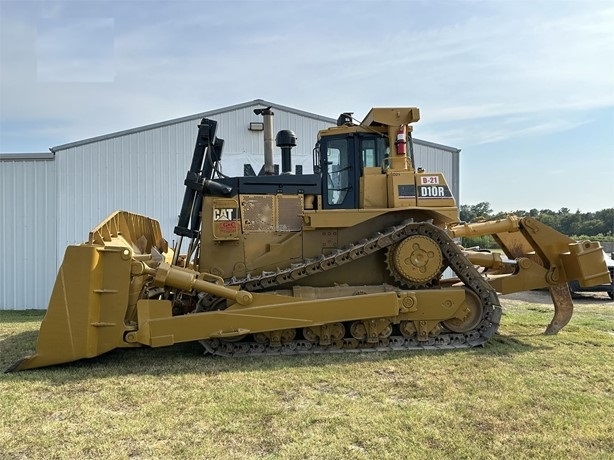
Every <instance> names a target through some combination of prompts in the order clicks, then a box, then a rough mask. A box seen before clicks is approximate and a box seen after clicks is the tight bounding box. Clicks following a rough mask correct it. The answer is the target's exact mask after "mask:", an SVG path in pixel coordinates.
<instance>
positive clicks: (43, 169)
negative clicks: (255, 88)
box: [0, 99, 460, 309]
mask: <svg viewBox="0 0 614 460" xmlns="http://www.w3.org/2000/svg"><path fill="white" fill-rule="evenodd" d="M269 106H270V107H272V109H273V112H274V113H275V118H274V123H275V128H274V129H275V132H276V131H278V130H280V129H291V130H292V131H294V132H295V133H296V135H297V139H298V142H297V146H296V147H295V148H294V149H293V156H292V162H293V165H299V164H300V165H302V166H303V170H304V172H305V173H311V172H312V171H313V168H312V150H313V147H314V143H315V140H316V137H317V132H318V131H319V130H321V129H324V128H327V127H329V126H332V125H335V124H336V119H333V118H328V117H324V116H320V115H316V114H313V113H308V112H304V111H301V110H297V109H294V108H290V107H286V106H282V105H279V104H275V103H272V102H268V101H264V100H262V99H256V100H254V101H251V102H246V103H243V104H238V105H233V106H229V107H224V108H221V109H217V110H212V111H208V112H204V113H199V114H195V115H190V116H187V117H183V118H178V119H174V120H169V121H165V122H161V123H156V124H153V125H148V126H143V127H139V128H134V129H130V130H126V131H121V132H117V133H112V134H108V135H104V136H99V137H95V138H91V139H85V140H82V141H77V142H72V143H69V144H64V145H59V146H57V147H53V148H51V149H50V150H51V152H52V153H51V154H38V155H17V156H16V155H0V193H1V194H2V195H1V196H0V204H2V208H1V209H0V235H2V238H1V240H2V244H3V250H4V256H3V257H2V258H1V259H0V273H1V277H0V309H26V308H46V306H47V302H48V299H49V296H50V294H51V289H52V287H53V282H54V280H55V276H56V272H57V269H58V267H59V264H60V263H61V261H62V259H63V256H64V250H65V248H66V246H68V245H70V244H76V243H81V242H83V241H85V240H86V239H87V235H88V232H89V230H90V229H91V228H92V227H94V226H95V225H97V224H98V223H99V222H100V221H102V220H103V219H104V218H105V217H107V216H108V215H109V214H110V213H112V212H113V211H115V210H118V209H122V210H126V211H131V212H135V213H139V214H144V215H147V216H150V217H153V218H155V219H157V220H158V221H160V224H161V226H162V232H163V234H164V235H165V237H166V238H167V239H168V240H169V243H171V244H172V243H173V238H174V235H173V228H174V227H175V225H176V224H177V215H178V212H179V208H180V205H181V200H182V197H183V192H184V185H183V181H184V179H185V174H186V171H187V169H188V168H189V165H190V162H191V157H192V153H193V150H194V143H195V139H196V133H197V125H198V123H199V121H200V119H201V118H205V117H206V118H210V119H213V120H215V121H217V122H218V129H217V137H219V138H222V139H224V141H225V143H224V150H223V158H222V165H223V172H224V174H227V175H231V176H235V175H243V165H244V164H245V163H249V164H251V165H252V166H253V169H254V170H255V171H256V172H258V171H259V169H260V167H261V165H262V163H263V157H264V139H263V136H264V134H263V131H261V130H259V129H258V128H259V126H258V125H253V124H252V123H254V122H255V123H258V122H261V121H262V118H261V117H260V116H257V115H255V114H254V109H255V108H264V107H269ZM250 128H251V129H250ZM459 152H460V150H458V149H455V148H451V147H446V146H442V145H438V144H434V143H431V142H426V141H422V140H419V139H415V140H414V153H415V159H416V166H419V167H422V168H424V169H425V170H427V171H429V170H430V171H442V172H443V173H444V174H445V176H446V177H447V179H448V182H449V185H450V188H451V190H452V193H453V194H454V196H455V197H456V199H457V202H458V196H459V194H458V193H459V182H458V177H459V155H458V154H459ZM279 155H280V154H279V152H276V153H275V162H276V163H280V158H279ZM7 250H8V253H7Z"/></svg>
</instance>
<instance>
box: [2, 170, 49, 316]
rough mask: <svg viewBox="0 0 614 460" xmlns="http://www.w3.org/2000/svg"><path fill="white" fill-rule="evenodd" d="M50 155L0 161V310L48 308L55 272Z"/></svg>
mask: <svg viewBox="0 0 614 460" xmlns="http://www.w3.org/2000/svg"><path fill="white" fill-rule="evenodd" d="M56 217H57V216H56V171H55V161H53V160H30V159H16V160H7V159H2V160H1V161H0V244H1V245H2V257H0V310H24V309H27V308H46V307H47V303H48V302H49V296H50V294H51V289H52V288H53V283H54V281H55V276H56V272H57V268H58V267H57V261H56V245H57V232H56V228H57V218H56Z"/></svg>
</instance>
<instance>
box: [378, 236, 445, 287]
mask: <svg viewBox="0 0 614 460" xmlns="http://www.w3.org/2000/svg"><path fill="white" fill-rule="evenodd" d="M443 260H444V259H443V255H442V253H441V249H440V247H439V245H438V244H437V242H436V241H434V240H433V239H431V238H429V237H428V236H425V235H411V236H408V237H407V238H405V239H404V240H402V241H400V242H398V243H396V244H394V245H393V246H391V247H390V248H389V249H388V251H387V254H386V265H387V267H388V271H389V272H390V274H391V275H392V277H393V278H394V279H395V281H396V282H397V283H399V284H400V285H401V286H405V287H409V288H411V289H414V288H420V287H430V286H432V285H433V284H434V283H435V282H436V281H437V280H438V279H439V277H440V276H441V274H442V272H443V270H444V269H445V264H444V261H443Z"/></svg>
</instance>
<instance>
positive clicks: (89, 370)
mask: <svg viewBox="0 0 614 460" xmlns="http://www.w3.org/2000/svg"><path fill="white" fill-rule="evenodd" d="M35 335H36V333H23V334H19V335H18V336H17V338H16V339H15V343H16V344H19V346H18V347H16V348H18V349H23V348H24V347H23V342H24V341H26V339H27V338H28V339H32V340H33V338H34V337H35ZM6 342H7V341H6V340H5V341H3V342H0V345H2V347H3V349H5V350H8V349H9V346H10V344H6ZM30 343H33V341H32V342H30ZM5 345H6V346H5ZM541 348H547V347H539V346H535V345H533V344H529V343H527V342H523V341H522V340H521V339H518V338H516V337H509V336H501V335H498V334H496V335H495V336H494V337H493V338H492V339H491V340H490V342H488V343H487V344H486V345H485V346H480V347H475V348H467V349H441V350H423V351H414V350H412V351H407V352H405V351H389V352H359V353H331V354H325V353H319V354H306V355H285V356H284V355H262V356H258V355H251V356H250V357H248V358H246V357H241V358H225V357H219V356H210V355H207V356H203V348H202V346H201V345H200V344H199V343H198V342H189V343H182V344H176V345H174V346H171V347H164V348H148V347H143V348H126V349H116V350H113V351H110V352H108V353H105V354H104V355H101V356H97V357H95V358H89V359H83V360H80V361H76V362H73V363H66V364H60V365H56V366H51V367H48V368H42V369H32V370H27V371H21V372H15V373H11V374H0V379H2V378H3V377H4V378H11V379H17V380H23V381H32V380H42V381H46V382H48V383H52V384H53V383H57V384H63V383H67V382H74V381H80V380H87V379H89V378H106V377H108V378H113V377H121V376H128V375H143V376H147V375H149V376H151V375H154V376H156V375H159V376H167V375H186V374H203V375H216V374H223V373H226V372H252V371H260V372H267V371H271V372H273V371H277V370H280V369H284V370H291V369H293V368H303V367H315V368H320V367H325V366H335V365H344V364H356V363H361V362H364V363H372V362H382V363H391V362H393V361H397V360H399V359H404V360H405V359H410V360H412V359H416V360H423V359H427V360H431V359H432V360H433V361H434V362H433V363H432V365H437V363H436V361H438V360H445V361H446V362H448V359H449V357H450V356H451V355H458V356H459V358H462V356H463V355H465V356H467V354H470V355H471V356H473V357H475V356H476V355H477V356H479V357H484V358H485V359H486V358H494V359H497V358H501V357H505V356H512V355H515V354H519V353H526V352H532V351H535V350H538V349H541ZM12 351H13V350H12ZM12 354H15V353H14V351H13V353H12ZM21 357H23V355H15V356H14V360H12V361H10V362H8V363H6V364H7V365H6V366H4V367H3V368H2V370H4V369H5V368H6V367H7V366H8V365H10V364H13V362H14V361H17V360H18V359H20V358H21ZM3 358H4V359H2V361H5V359H6V358H7V357H3ZM3 364H4V363H3ZM441 365H445V363H442V364H441Z"/></svg>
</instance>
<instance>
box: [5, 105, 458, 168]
mask: <svg viewBox="0 0 614 460" xmlns="http://www.w3.org/2000/svg"><path fill="white" fill-rule="evenodd" d="M257 105H260V106H264V107H269V106H270V107H273V108H275V109H279V110H284V111H286V112H290V113H294V114H296V115H300V116H302V117H307V118H313V119H315V120H319V121H323V122H325V123H330V124H332V125H335V124H336V123H337V120H336V119H334V118H329V117H325V116H323V115H318V114H315V113H311V112H305V111H303V110H299V109H295V108H292V107H288V106H285V105H281V104H277V103H275V102H270V101H265V100H264V99H254V100H253V101H249V102H243V103H241V104H235V105H230V106H227V107H222V108H220V109H215V110H210V111H208V112H201V113H195V114H194V115H188V116H185V117H180V118H173V119H171V120H166V121H161V122H159V123H153V124H150V125H145V126H140V127H137V128H131V129H126V130H123V131H117V132H114V133H110V134H105V135H102V136H96V137H90V138H88V139H83V140H80V141H75V142H70V143H68V144H62V145H58V146H56V147H51V148H50V149H49V150H50V151H51V152H53V153H56V152H57V151H58V150H66V149H69V148H72V147H78V146H80V145H85V144H91V143H93V142H98V141H103V140H107V139H113V138H115V137H120V136H125V135H128V134H134V133H138V132H143V131H147V130H150V129H156V128H161V127H163V126H170V125H173V124H176V123H182V122H185V121H191V120H199V119H201V118H206V117H211V116H214V115H219V114H221V113H224V112H231V111H233V110H239V109H244V108H246V107H252V106H257ZM414 142H416V143H418V144H421V145H424V146H427V147H434V148H437V149H441V150H445V151H448V152H451V153H456V154H458V153H460V149H457V148H455V147H450V146H447V145H442V144H436V143H434V142H429V141H425V140H422V139H417V138H414ZM36 155H41V154H36ZM43 155H44V154H43ZM1 158H2V155H0V159H1ZM31 159H43V158H31ZM46 159H49V158H46ZM51 159H52V158H51Z"/></svg>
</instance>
